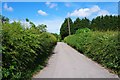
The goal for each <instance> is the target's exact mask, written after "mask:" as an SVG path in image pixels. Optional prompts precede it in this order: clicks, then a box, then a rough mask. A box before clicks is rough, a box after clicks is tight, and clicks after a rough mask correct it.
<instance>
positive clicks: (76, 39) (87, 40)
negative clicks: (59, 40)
mask: <svg viewBox="0 0 120 80" xmlns="http://www.w3.org/2000/svg"><path fill="white" fill-rule="evenodd" d="M64 42H66V43H67V44H69V45H70V46H72V47H73V48H75V49H76V50H78V51H79V52H81V53H83V54H84V55H86V56H88V57H89V58H91V59H93V60H94V61H97V62H98V63H100V64H102V65H103V66H104V67H107V68H109V69H111V70H113V71H114V72H115V73H117V74H119V75H120V52H119V48H120V45H119V42H118V32H114V31H106V32H100V31H91V30H90V29H88V28H85V29H80V30H77V31H76V34H74V35H70V36H68V37H66V38H65V39H64Z"/></svg>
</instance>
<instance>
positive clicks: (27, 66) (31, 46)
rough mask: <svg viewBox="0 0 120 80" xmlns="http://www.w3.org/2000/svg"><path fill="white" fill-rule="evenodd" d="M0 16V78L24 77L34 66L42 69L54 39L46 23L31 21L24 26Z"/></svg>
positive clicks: (28, 76) (55, 41)
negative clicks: (0, 48)
mask: <svg viewBox="0 0 120 80" xmlns="http://www.w3.org/2000/svg"><path fill="white" fill-rule="evenodd" d="M1 20H2V74H3V76H2V79H3V80H15V79H17V80H27V79H30V78H31V77H32V75H33V73H34V72H35V70H37V69H38V68H39V69H42V68H43V67H44V66H45V63H46V60H47V59H48V58H49V56H50V55H51V54H52V50H53V48H54V46H55V45H56V43H57V39H56V37H55V36H54V35H52V34H51V33H48V32H47V30H46V25H43V24H42V25H38V26H35V25H34V23H32V22H31V21H29V20H28V19H26V21H27V22H29V23H30V26H31V27H29V28H25V27H24V25H22V24H21V23H20V22H15V21H14V22H12V23H9V19H8V18H6V17H4V16H1Z"/></svg>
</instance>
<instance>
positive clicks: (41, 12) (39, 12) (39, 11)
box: [38, 10, 48, 16]
mask: <svg viewBox="0 0 120 80" xmlns="http://www.w3.org/2000/svg"><path fill="white" fill-rule="evenodd" d="M38 14H40V15H42V16H47V15H48V14H47V13H46V12H44V11H42V10H38Z"/></svg>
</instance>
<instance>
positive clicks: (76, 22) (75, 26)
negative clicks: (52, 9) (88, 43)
mask: <svg viewBox="0 0 120 80" xmlns="http://www.w3.org/2000/svg"><path fill="white" fill-rule="evenodd" d="M80 28H81V20H80V18H79V17H78V18H77V19H76V20H75V21H74V33H75V32H76V30H78V29H80Z"/></svg>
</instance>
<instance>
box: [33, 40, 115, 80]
mask: <svg viewBox="0 0 120 80" xmlns="http://www.w3.org/2000/svg"><path fill="white" fill-rule="evenodd" d="M54 52H55V54H53V56H52V57H51V58H50V60H49V62H48V66H47V67H46V68H44V69H43V70H41V71H40V72H38V73H37V74H36V75H34V76H33V78H117V75H114V74H111V73H109V72H108V70H106V69H105V68H103V67H101V66H100V65H99V64H97V63H95V62H93V61H92V60H90V59H88V58H87V57H86V56H84V55H83V54H81V53H79V52H77V51H76V50H75V49H73V48H71V47H70V46H68V45H67V44H65V43H63V42H58V43H57V46H56V47H55V49H54Z"/></svg>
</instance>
